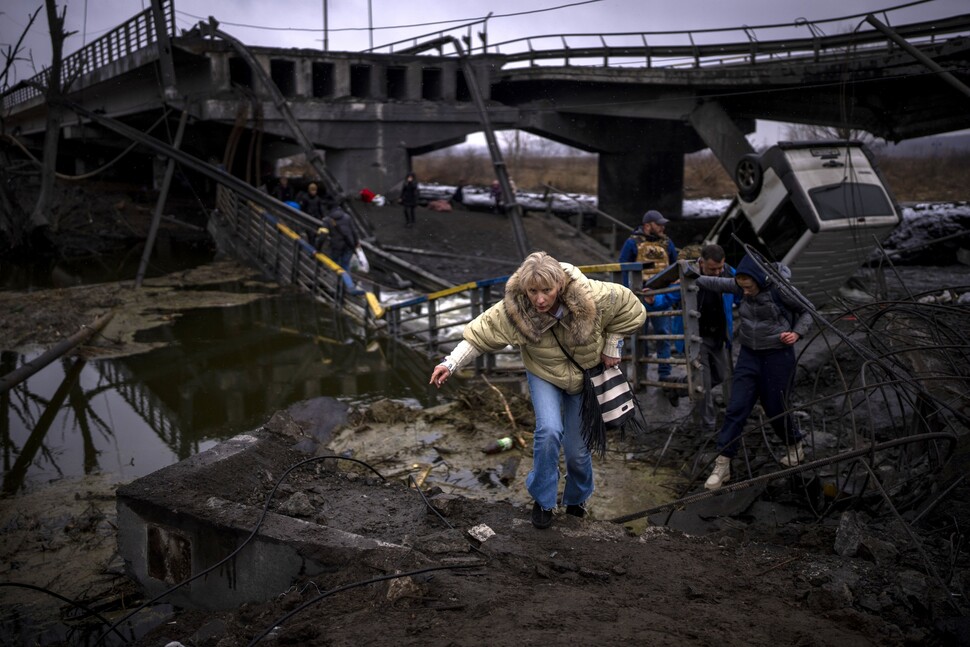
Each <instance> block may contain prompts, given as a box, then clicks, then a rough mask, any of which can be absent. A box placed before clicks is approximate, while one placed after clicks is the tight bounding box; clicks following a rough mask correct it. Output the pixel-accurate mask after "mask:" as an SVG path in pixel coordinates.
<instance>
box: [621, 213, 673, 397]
mask: <svg viewBox="0 0 970 647" xmlns="http://www.w3.org/2000/svg"><path fill="white" fill-rule="evenodd" d="M668 222H670V221H669V220H667V219H666V218H664V217H663V214H661V213H660V212H659V211H655V210H654V209H651V210H650V211H647V212H646V213H645V214H643V220H642V222H641V223H640V226H639V227H637V228H636V229H634V230H633V232H632V233H631V234H630V237H629V238H627V240H626V242H625V243H623V248H622V249H620V258H619V262H620V263H632V262H634V261H636V262H640V263H645V264H647V265H646V267H644V269H643V276H642V278H643V280H644V281H646V280H648V279H650V278H651V277H653V276H654V275H655V274H659V273H660V272H662V271H663V270H664V269H665V268H666V267H667V266H668V265H673V264H674V263H676V262H677V246H676V245H674V242H673V241H672V240H670V238H668V237H667V235H666V233H665V229H666V225H667V223H668ZM627 287H631V288H633V289H636V288H638V287H640V286H632V285H631V286H627ZM651 327H652V328H653V332H654V334H655V335H669V334H670V327H671V317H648V318H647V323H645V324H644V325H643V333H644V334H649V329H650V328H651ZM645 347H646V344H644V348H645ZM656 351H657V359H670V340H669V339H658V340H656ZM671 368H672V367H671V365H670V364H668V363H666V362H660V363H658V364H657V379H658V380H659V381H660V382H666V381H667V380H669V379H670V370H671Z"/></svg>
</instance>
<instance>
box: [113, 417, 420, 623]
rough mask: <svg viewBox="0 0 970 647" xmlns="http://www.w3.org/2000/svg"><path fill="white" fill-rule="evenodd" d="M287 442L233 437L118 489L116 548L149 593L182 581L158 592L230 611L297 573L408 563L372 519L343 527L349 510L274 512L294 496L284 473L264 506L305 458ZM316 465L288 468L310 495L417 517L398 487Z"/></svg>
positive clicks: (277, 589)
mask: <svg viewBox="0 0 970 647" xmlns="http://www.w3.org/2000/svg"><path fill="white" fill-rule="evenodd" d="M290 445H292V439H290V438H286V437H281V436H279V435H277V434H273V433H271V432H269V431H266V430H260V431H258V432H255V433H253V434H246V435H241V436H237V437H235V438H233V439H231V440H229V441H226V442H224V443H222V444H220V445H218V446H216V447H214V448H212V449H210V450H208V451H205V452H202V453H200V454H198V455H196V456H194V457H192V458H189V459H186V460H184V461H182V462H180V463H177V464H175V465H172V466H170V467H167V468H164V469H162V470H159V471H157V472H154V473H152V474H149V475H148V476H145V477H143V478H141V479H138V480H136V481H134V482H132V483H131V484H129V485H126V486H123V487H122V488H120V489H119V490H118V497H117V500H118V549H119V553H120V554H121V556H122V558H123V559H124V562H125V568H126V571H127V573H128V575H129V576H130V577H132V578H133V579H134V580H135V581H136V582H138V583H139V584H140V585H141V586H142V587H143V589H144V591H145V594H146V595H147V596H149V597H155V596H158V595H160V594H162V593H164V592H165V591H167V590H168V589H170V588H172V587H173V586H175V585H176V584H179V583H181V582H188V583H187V584H184V585H183V586H180V587H179V588H177V589H176V590H175V591H174V592H172V593H171V595H169V596H167V598H166V599H167V600H169V601H170V602H172V603H173V604H176V605H180V606H189V607H195V608H203V609H229V608H235V607H238V606H239V605H240V604H243V603H246V602H258V601H265V600H268V599H270V598H272V597H273V596H276V595H279V594H280V593H283V592H285V591H286V590H287V589H288V588H289V587H290V586H291V585H292V584H293V583H294V581H296V580H297V578H300V577H303V578H306V577H317V576H323V577H326V576H327V575H328V574H329V575H333V574H338V573H341V572H343V571H350V570H353V571H354V572H355V573H356V574H360V573H362V572H366V573H367V574H373V573H374V572H375V571H378V572H386V571H389V570H392V569H391V564H392V563H399V562H400V561H401V559H402V558H403V557H404V556H405V555H406V554H409V553H410V554H411V555H410V558H411V561H412V562H413V559H414V557H415V555H413V551H412V550H411V549H410V548H407V547H405V546H402V545H400V544H397V543H394V542H393V541H390V540H388V539H386V538H385V537H384V536H382V535H383V534H384V533H382V532H381V530H382V527H381V525H380V524H379V523H377V524H372V525H370V526H369V529H368V531H367V532H365V533H364V534H360V533H359V532H356V531H353V530H347V529H346V528H345V527H341V526H343V525H344V523H345V522H346V521H348V516H347V513H350V514H352V508H348V509H347V513H339V514H337V513H334V514H331V515H330V520H331V521H332V522H334V523H323V522H324V521H326V519H325V517H324V516H323V515H322V514H317V515H314V518H313V519H300V518H295V517H292V516H287V515H284V514H279V513H278V512H274V511H273V510H274V509H275V508H277V506H279V505H282V504H283V503H284V500H285V499H286V498H287V496H288V495H289V494H290V493H292V489H293V488H292V487H291V486H290V485H287V483H288V482H292V480H293V479H290V478H288V479H287V480H286V481H285V482H284V483H283V485H281V486H280V487H279V488H278V489H277V491H276V496H274V497H273V499H272V501H271V503H270V506H269V508H270V509H269V510H268V511H265V513H264V508H265V499H266V495H268V494H269V493H270V491H271V490H272V488H273V487H274V486H275V484H276V481H277V480H278V479H279V478H280V477H281V476H283V474H284V472H285V471H286V470H287V469H289V468H290V467H291V466H293V465H296V464H297V463H299V462H301V460H302V459H306V458H307V457H306V456H305V455H302V456H301V455H300V454H298V453H296V452H293V451H292V450H290V449H289V446H290ZM320 470H321V463H320V462H313V463H310V464H308V465H307V466H306V467H305V468H304V467H301V468H299V469H297V470H294V471H293V473H292V474H293V478H295V479H300V478H302V479H304V480H305V479H306V477H307V476H308V475H310V476H314V477H315V478H314V481H315V484H314V485H312V488H313V491H314V492H315V493H316V495H317V496H318V497H319V496H324V497H326V496H327V495H334V496H340V497H343V498H346V499H350V500H353V501H354V502H355V504H356V509H357V510H358V511H359V513H360V514H359V517H360V519H380V516H381V515H380V513H381V510H382V509H384V508H386V507H387V506H388V505H393V506H395V507H396V506H400V505H406V506H413V507H414V508H415V514H416V515H423V514H424V512H423V509H422V506H421V503H420V501H419V500H416V497H417V495H415V494H413V493H409V492H408V491H407V490H406V489H404V488H401V487H400V486H396V487H392V486H389V485H385V484H383V483H381V482H380V481H379V480H378V479H376V478H374V479H367V478H353V479H346V478H341V477H338V476H336V475H335V473H332V472H326V471H324V473H323V474H322V476H321V473H320ZM337 481H339V483H336V482H337ZM328 482H329V484H328ZM390 499H393V500H394V501H390ZM317 502H318V503H319V499H317ZM356 525H357V526H358V527H360V525H361V522H360V520H358V521H357V522H356ZM386 530H387V531H388V533H389V534H398V533H399V530H398V529H393V528H390V527H388V528H386ZM227 558H228V559H227ZM418 558H419V559H420V556H418ZM348 575H350V573H348Z"/></svg>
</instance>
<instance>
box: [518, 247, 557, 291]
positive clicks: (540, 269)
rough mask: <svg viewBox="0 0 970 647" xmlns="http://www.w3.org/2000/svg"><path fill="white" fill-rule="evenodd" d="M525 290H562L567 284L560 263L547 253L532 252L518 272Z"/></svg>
mask: <svg viewBox="0 0 970 647" xmlns="http://www.w3.org/2000/svg"><path fill="white" fill-rule="evenodd" d="M516 273H517V274H518V275H519V281H520V284H521V285H522V287H523V288H525V289H527V290H528V289H529V288H530V287H536V288H553V287H555V288H562V287H563V286H564V285H565V284H566V272H565V271H564V270H563V269H562V265H560V264H559V261H557V260H556V259H554V258H553V257H552V256H550V255H549V254H547V253H545V252H532V253H531V254H529V255H528V256H526V257H525V260H524V261H522V265H519V269H517V270H516Z"/></svg>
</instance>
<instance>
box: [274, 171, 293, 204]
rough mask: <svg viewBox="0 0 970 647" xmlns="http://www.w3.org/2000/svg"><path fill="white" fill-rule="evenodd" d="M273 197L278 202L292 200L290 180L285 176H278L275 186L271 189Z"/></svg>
mask: <svg viewBox="0 0 970 647" xmlns="http://www.w3.org/2000/svg"><path fill="white" fill-rule="evenodd" d="M273 197H274V198H276V199H277V200H279V201H280V202H289V201H291V200H292V199H293V187H291V186H290V178H288V177H286V176H285V175H282V176H280V179H279V180H278V181H277V183H276V186H275V187H273Z"/></svg>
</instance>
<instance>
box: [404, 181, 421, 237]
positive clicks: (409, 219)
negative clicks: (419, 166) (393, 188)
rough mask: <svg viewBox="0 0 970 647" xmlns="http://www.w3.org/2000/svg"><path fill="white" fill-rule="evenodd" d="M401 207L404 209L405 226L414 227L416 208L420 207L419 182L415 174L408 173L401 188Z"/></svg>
mask: <svg viewBox="0 0 970 647" xmlns="http://www.w3.org/2000/svg"><path fill="white" fill-rule="evenodd" d="M400 202H401V206H403V207H404V226H405V227H413V226H414V208H415V207H417V206H418V180H417V178H415V177H414V173H408V176H407V177H406V178H404V185H403V186H402V187H401V199H400Z"/></svg>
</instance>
